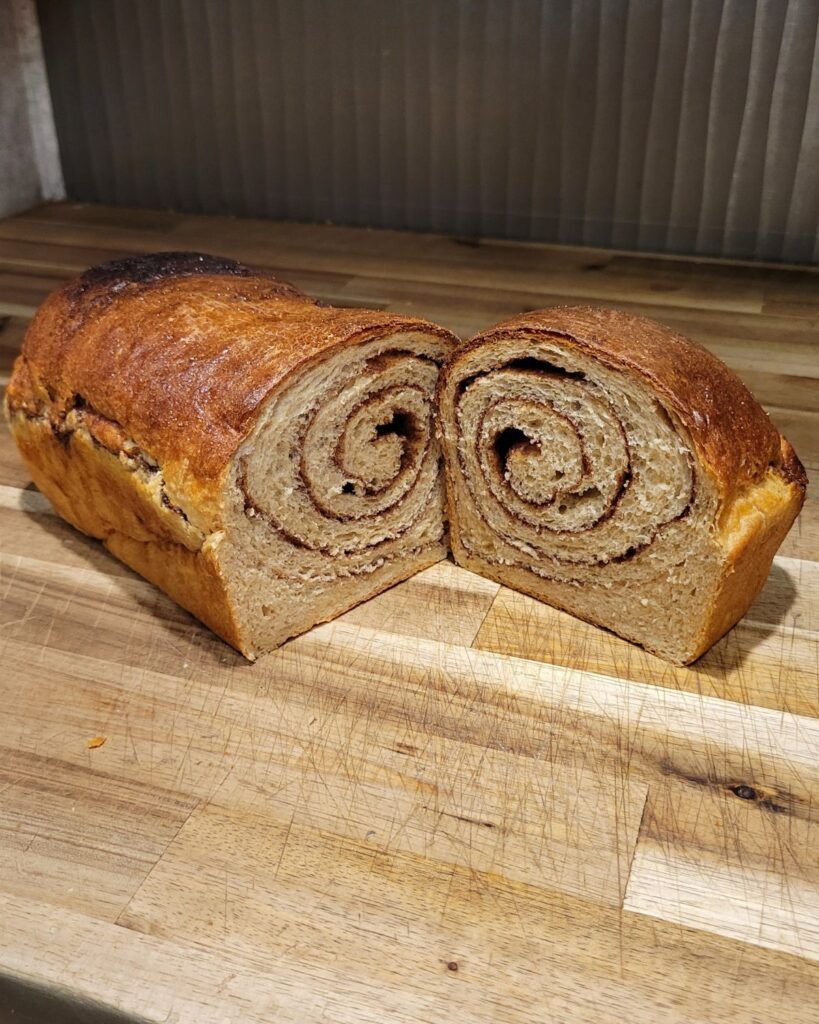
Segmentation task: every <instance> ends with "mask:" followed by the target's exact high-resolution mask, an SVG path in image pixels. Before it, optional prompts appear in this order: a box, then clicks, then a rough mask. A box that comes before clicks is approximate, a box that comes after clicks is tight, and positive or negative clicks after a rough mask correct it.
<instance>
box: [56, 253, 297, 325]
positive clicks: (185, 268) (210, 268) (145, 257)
mask: <svg viewBox="0 0 819 1024" xmlns="http://www.w3.org/2000/svg"><path fill="white" fill-rule="evenodd" d="M203 275H208V276H213V275H223V276H226V277H243V278H250V277H253V278H259V277H262V278H267V280H268V281H269V289H268V290H267V291H266V292H265V296H264V297H274V296H282V297H284V298H288V297H289V298H296V297H298V298H306V296H303V295H302V293H301V292H300V291H299V290H298V289H297V288H294V287H293V286H292V285H289V284H287V283H286V282H284V281H279V280H278V279H277V278H275V277H273V276H272V275H269V274H265V273H264V272H263V271H257V270H254V269H253V268H252V267H248V266H246V265H245V264H244V263H239V262H238V261H237V260H232V259H228V258H227V257H225V256H210V255H209V254H208V253H203V252H152V253H145V254H142V255H136V256H126V257H125V258H124V259H120V260H112V261H111V262H110V263H101V264H100V265H99V266H97V267H90V268H89V269H88V270H86V271H85V273H83V274H81V275H80V276H79V277H78V278H76V280H74V281H70V282H69V283H68V284H67V285H66V286H65V288H64V289H63V295H64V296H65V297H66V299H68V302H69V303H70V305H71V307H72V309H74V310H75V311H76V310H77V309H78V307H79V306H80V305H81V304H87V305H89V306H92V307H99V306H100V305H107V304H108V303H109V302H112V301H113V300H114V299H115V298H116V297H117V296H119V295H121V294H129V293H133V291H135V290H138V289H142V288H148V287H151V286H152V285H155V284H159V283H161V282H163V281H167V280H170V279H173V278H179V277H197V276H203Z"/></svg>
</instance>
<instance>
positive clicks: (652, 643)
mask: <svg viewBox="0 0 819 1024" xmlns="http://www.w3.org/2000/svg"><path fill="white" fill-rule="evenodd" d="M438 396H439V416H440V426H439V430H440V433H441V436H442V439H443V449H444V456H445V460H446V475H447V493H448V505H449V518H450V537H451V544H452V549H453V553H454V555H455V559H456V560H457V561H458V562H459V563H460V564H461V565H463V566H465V567H466V568H468V569H472V570H473V571H474V572H477V573H480V574H481V575H483V576H488V577H489V578H490V579H493V580H496V581H498V582H500V583H503V584H506V585H507V586H510V587H513V588H515V589H517V590H520V591H522V592H524V593H526V594H529V595H531V596H533V597H536V598H540V599H541V600H543V601H546V602H548V603H549V604H552V605H555V606H556V607H558V608H562V609H564V610H565V611H568V612H571V613H572V614H573V615H576V616H578V617H579V618H582V619H586V620H587V621H589V622H592V623H595V624H596V625H599V626H604V627H606V628H607V629H610V630H612V631H613V632H615V633H617V634H619V635H620V636H622V637H625V638H626V639H628V640H631V641H633V642H635V643H638V644H641V645H642V646H644V647H646V648H647V649H648V650H650V651H652V652H653V653H655V654H657V655H659V656H660V657H662V658H665V659H667V660H668V661H671V662H674V663H677V664H685V663H688V662H690V661H693V660H694V659H695V658H697V657H698V656H699V655H700V654H702V653H703V652H704V651H705V650H707V649H708V647H710V646H711V645H712V644H713V643H714V642H715V641H716V640H718V639H719V638H720V637H721V636H722V635H723V634H724V633H725V632H726V631H727V630H728V629H730V628H731V626H733V625H734V623H735V622H736V621H737V620H738V619H739V618H740V617H741V616H742V615H743V614H744V613H745V612H746V610H747V609H748V607H749V606H750V604H751V603H752V601H753V600H754V598H755V597H756V596H757V594H758V593H759V591H760V589H761V588H762V585H763V583H764V582H765V579H766V577H767V575H768V571H769V569H770V566H771V562H772V559H773V556H774V554H775V552H776V550H777V548H778V547H779V545H780V543H781V542H782V540H783V538H784V537H785V534H786V533H787V532H788V530H789V529H790V527H791V524H792V523H793V521H794V519H795V518H796V516H797V514H798V513H799V509H800V508H801V505H802V501H803V498H804V494H805V487H806V483H807V480H806V477H805V472H804V469H803V468H802V465H801V463H800V462H799V460H798V458H797V457H796V454H795V453H794V450H793V448H792V447H791V445H790V444H789V443H788V441H786V440H785V438H784V437H781V436H780V434H779V432H778V431H777V430H776V428H775V427H774V426H773V424H772V423H771V421H770V420H769V419H768V416H767V414H766V413H765V411H764V410H763V409H762V407H761V406H760V405H759V403H758V402H757V401H756V400H755V399H754V397H753V396H752V395H751V394H750V392H749V391H748V389H747V388H746V387H745V385H744V384H743V383H742V382H741V381H740V380H739V378H738V377H736V376H735V374H733V373H732V372H731V371H730V370H729V369H728V368H727V367H726V366H725V365H724V364H723V363H721V362H720V361H719V360H718V359H717V358H716V357H715V356H713V355H711V354H710V353H709V352H708V351H706V350H705V349H704V348H701V347H700V346H699V345H697V344H695V343H694V342H692V341H689V340H688V339H686V338H684V337H681V336H680V335H678V334H675V333H674V332H673V331H671V330H669V329H667V328H666V327H663V326H662V325H660V324H658V323H654V322H653V321H651V320H647V319H644V318H642V317H636V316H628V315H626V314H625V313H621V312H618V311H616V310H611V309H592V308H585V307H568V306H566V307H556V308H553V309H544V310H540V311H538V312H533V313H527V314H525V315H523V316H519V317H515V318H514V319H512V320H508V321H506V322H505V323H502V324H499V325H498V326H496V327H494V328H491V329H490V330H488V331H486V332H485V333H483V334H479V335H478V336H477V337H475V338H473V339H472V340H471V341H469V342H466V343H465V344H463V345H462V346H460V347H459V348H457V349H456V350H455V351H454V352H453V354H452V356H451V357H450V359H449V361H448V363H447V364H446V366H445V368H444V370H443V371H442V373H441V377H440V379H439V385H438Z"/></svg>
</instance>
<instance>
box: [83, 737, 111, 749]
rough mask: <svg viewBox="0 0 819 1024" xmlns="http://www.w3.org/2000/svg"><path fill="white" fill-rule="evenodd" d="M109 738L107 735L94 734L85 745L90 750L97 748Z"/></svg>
mask: <svg viewBox="0 0 819 1024" xmlns="http://www.w3.org/2000/svg"><path fill="white" fill-rule="evenodd" d="M107 739H108V737H107V736H92V737H91V739H90V740H86V741H85V745H86V747H88V749H89V750H96V749H97V747H101V746H102V745H103V743H105V741H106V740H107Z"/></svg>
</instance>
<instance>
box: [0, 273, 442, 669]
mask: <svg viewBox="0 0 819 1024" xmlns="http://www.w3.org/2000/svg"><path fill="white" fill-rule="evenodd" d="M454 340H455V339H454V337H453V336H452V335H451V334H450V333H449V332H447V331H445V330H444V329H443V328H440V327H437V326H435V325H433V324H428V323H425V322H423V321H421V320H415V319H411V318H408V317H400V316H394V315H392V314H390V313H384V312H378V311H372V310H361V309H337V308H331V307H327V306H322V305H320V304H317V303H316V302H314V301H313V300H312V299H310V298H308V297H307V296H305V295H303V294H301V293H300V292H299V291H297V290H296V289H295V288H292V287H290V286H289V285H286V284H283V283H282V282H280V281H278V280H276V279H275V278H274V277H271V276H270V275H268V274H264V273H256V272H254V271H252V270H250V269H249V268H248V267H245V266H243V265H241V264H238V263H235V262H234V261H232V260H225V259H219V258H215V257H211V256H206V255H202V254H197V253H157V254H153V255H147V256H140V257H134V258H130V259H125V260H121V261H117V262H114V263H110V264H107V265H105V266H101V267H97V268H94V269H92V270H90V271H88V272H86V273H85V274H83V275H82V276H81V277H80V278H78V279H76V280H74V281H72V282H70V283H69V284H68V285H66V286H65V287H64V288H63V289H62V290H60V291H58V292H56V293H55V294H53V295H51V296H50V297H49V298H48V299H47V300H46V302H45V303H44V305H43V306H42V308H41V309H40V310H39V311H38V313H37V315H36V317H35V318H34V320H33V322H32V324H31V327H30V329H29V331H28V333H27V335H26V338H25V341H24V345H23V351H22V354H21V355H20V357H19V358H18V360H17V363H16V365H15V368H14V372H13V375H12V378H11V381H10V384H9V388H8V393H7V403H6V405H7V414H8V417H9V420H10V423H11V427H12V430H13V433H14V436H15V438H16V440H17V444H18V446H19V448H20V451H21V452H22V455H23V458H24V459H25V461H26V463H27V465H28V467H29V469H30V471H31V474H32V477H33V479H34V482H35V483H36V484H37V486H38V487H39V488H40V490H41V491H42V492H43V493H44V494H45V495H46V496H47V497H48V498H49V499H50V501H51V502H52V503H53V505H54V507H55V508H56V510H57V511H58V512H59V513H60V515H61V516H63V517H64V518H65V519H67V520H68V521H69V522H70V523H72V524H73V525H74V526H76V527H78V528H79V529H80V530H82V531H83V532H85V533H87V534H90V535H91V536H92V537H97V538H99V539H100V540H101V541H102V542H103V543H104V544H105V546H106V547H107V548H108V549H109V550H110V551H111V552H113V554H115V555H116V556H118V557H119V558H120V559H122V561H124V562H126V563H127V564H128V565H129V566H131V567H132V568H133V569H135V570H136V571H137V572H139V573H141V574H142V575H143V576H145V577H146V578H147V579H149V580H151V581H152V582H154V583H155V584H157V585H158V586H160V587H161V588H162V589H163V590H165V591H166V592H167V593H168V594H170V595H171V597H173V598H174V599H175V600H176V601H178V602H179V604H181V605H183V606H184V607H185V608H187V609H188V610H190V611H191V612H193V613H194V614H195V615H196V616H198V617H199V618H200V619H201V620H202V621H203V622H205V623H206V624H207V625H208V626H210V627H211V629H213V630H214V631H215V632H216V633H218V634H219V635H220V636H221V637H223V638H224V639H225V640H227V641H228V642H229V643H230V644H232V645H233V646H235V647H236V648H238V649H239V650H240V651H241V652H242V653H244V654H245V655H246V656H247V657H248V658H251V659H252V658H254V657H256V656H257V655H258V654H259V653H261V652H263V651H267V650H271V649H272V648H275V647H276V646H278V645H279V644H281V643H282V642H283V641H285V640H286V639H288V638H289V637H292V636H294V635H296V634H298V633H301V632H303V631H304V630H306V629H309V628H310V627H311V626H312V625H314V624H315V623H317V622H323V621H326V620H328V619H331V618H333V617H334V616H336V615H338V614H340V613H341V612H343V611H345V610H346V609H348V608H351V607H352V606H353V605H355V604H357V603H359V602H360V601H363V600H365V599H367V598H369V597H372V596H373V595H375V594H377V593H379V592H380V591H382V590H384V589H385V588H386V587H389V586H391V585H392V584H394V583H396V582H398V581H399V580H402V579H405V578H406V577H408V576H410V575H412V574H413V573H415V572H416V571H418V570H419V569H422V568H424V567H425V566H428V565H431V564H432V563H433V562H436V561H438V560H439V559H440V558H442V557H443V556H444V555H445V554H446V551H447V547H446V535H445V523H444V516H443V482H442V479H441V473H440V453H439V446H438V442H437V440H436V438H435V434H434V429H433V424H434V416H433V398H434V390H435V384H436V381H437V378H438V371H439V367H440V364H441V363H442V361H443V359H444V357H445V356H446V355H447V354H448V352H449V351H450V349H451V347H452V344H453V342H454Z"/></svg>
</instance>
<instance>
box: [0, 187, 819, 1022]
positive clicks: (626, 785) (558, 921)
mask: <svg viewBox="0 0 819 1024" xmlns="http://www.w3.org/2000/svg"><path fill="white" fill-rule="evenodd" d="M155 249H175V250H181V249H196V250H205V251H211V252H216V253H219V254H223V255H227V256H232V257H237V258H239V259H241V260H245V261H248V262H250V263H253V264H257V265H261V266H263V267H266V268H269V269H271V270H273V271H274V272H275V273H277V274H279V275H280V276H281V277H283V278H285V279H287V280H289V281H292V282H293V283H294V284H296V285H297V286H299V287H300V288H302V289H304V290H306V291H308V292H310V293H311V294H313V295H315V296H317V297H319V298H321V299H324V300H326V301H329V302H332V303H337V304H343V305H347V306H357V305H364V306H375V307H378V308H385V309H390V310H395V311H397V312H401V313H411V314H417V315H420V316H424V317H428V318H430V319H433V320H436V321H439V322H440V323H442V324H444V325H445V326H447V327H449V328H452V329H453V330H455V331H456V332H458V333H459V334H461V335H464V336H465V335H469V334H471V333H473V332H475V331H476V330H478V329H480V328H483V327H485V326H488V325H489V324H491V323H493V322H494V321H497V320H499V319H501V318H502V317H506V316H510V315H512V314H515V313H518V312H521V311H522V310H527V309H533V308H537V307H540V306H546V305H551V304H554V303H556V302H582V303H593V304H604V305H615V306H619V307H621V308H623V309H626V310H629V311H632V312H636V313H642V314H646V315H648V316H652V317H656V318H657V319H659V320H662V321H663V322H664V323H666V324H669V325H670V326H671V327H673V328H676V329H678V330H680V331H682V332H684V333H686V334H688V335H690V336H692V337H693V338H695V339H697V340H698V341H701V342H702V343H703V344H705V345H706V346H708V347H709V348H710V349H712V350H713V351H714V352H715V353H716V354H717V355H718V356H720V357H721V358H722V359H724V360H725V361H726V362H727V363H728V364H729V365H730V366H732V367H733V368H734V369H735V370H736V371H737V372H738V373H739V374H740V375H741V376H742V377H743V378H744V379H745V380H746V381H747V383H748V384H749V385H750V386H751V388H752V389H753V390H754V392H755V393H756V394H757V396H758V397H759V398H760V400H761V401H762V402H763V403H764V404H765V405H766V407H767V408H768V410H769V411H770V413H771V415H772V417H773V419H774V421H775V422H776V424H777V426H778V427H779V428H780V429H781V430H782V431H783V433H785V434H786V435H787V436H788V437H789V438H790V440H791V441H792V442H793V443H794V445H795V447H796V449H797V451H798V452H799V454H800V456H801V457H802V460H803V461H804V462H805V464H806V467H807V469H808V474H809V476H813V477H817V475H819V383H817V377H819V350H818V346H817V341H818V340H819V278H818V277H817V276H816V275H815V274H814V273H813V272H811V271H809V270H806V269H800V268H788V267H772V266H766V265H739V264H730V265H729V264H725V263H717V262H708V261H702V260H701V261H691V260H684V259H677V258H659V257H653V256H637V255H633V254H624V253H618V252H603V251H593V250H588V249H578V248H563V247H549V246H542V245H529V244H514V243H507V242H497V241H486V240H483V239H471V238H470V239H452V238H442V237H438V236H432V235H418V234H399V233H392V232H383V231H382V232H376V231H367V230H359V229H348V228H339V227H332V226H306V225H294V224H277V223H268V222H261V221H240V220H232V219H226V218H214V217H210V218H209V217H200V216H182V215H176V214H169V213H160V212H156V213H155V212H145V211H134V210H124V209H114V208H106V207H94V206H76V205H70V204H58V205H50V206H45V207H42V208H39V209H37V210H34V211H32V212H30V213H28V214H25V215H23V216H19V217H15V218H13V219H10V220H6V221H4V222H2V223H0V317H1V318H2V320H1V321H0V325H1V326H2V330H0V350H1V354H2V364H0V373H2V374H3V382H4V383H5V381H6V380H7V378H8V373H9V370H10V367H11V363H12V360H13V357H14V354H15V353H16V351H17V349H18V348H19V345H20V341H21V339H22V336H23V333H24V331H25V328H26V324H27V322H28V320H29V319H30V318H31V316H32V315H33V313H34V311H35V309H36V307H37V305H38V304H39V303H40V302H41V300H42V299H43V298H45V296H46V295H47V294H48V293H49V292H50V291H51V290H52V289H54V288H56V287H57V286H58V285H60V284H61V282H63V281H64V280H66V279H67V278H68V277H70V276H72V275H74V274H76V273H78V272H79V271H81V270H82V269H84V268H85V267H87V266H89V265H90V264H94V263H98V262H100V261H103V260H108V259H112V258H115V257H119V256H122V255H124V254H126V253H134V252H148V251H151V250H155ZM0 522H2V533H1V536H2V540H1V542H0V566H1V567H2V580H0V582H1V583H2V588H1V589H2V595H3V596H2V611H1V612H0V623H1V624H2V625H1V628H0V659H2V660H1V662H0V664H1V666H2V673H1V675H0V1021H3V1022H6V1021H9V1020H11V1021H17V1020H26V1021H28V1020H29V1019H31V1020H34V1019H43V1020H47V1021H49V1022H52V1021H61V1020H63V1019H65V1020H71V1021H74V1020H89V1021H91V1020H95V1021H96V1020H100V1021H103V1020H104V1021H109V1020H113V1019H120V1018H119V1014H115V1013H114V1011H115V1010H116V1011H119V1012H120V1013H123V1014H127V1015H133V1016H135V1017H137V1018H138V1019H140V1020H147V1021H156V1022H159V1021H162V1022H179V1024H182V1022H185V1024H225V1022H237V1024H238V1022H249V1024H262V1022H265V1024H267V1022H294V1024H295V1022H298V1024H311V1022H320V1021H321V1022H359V1021H370V1022H379V1024H380V1022H396V1024H420V1022H444V1021H457V1022H460V1021H464V1022H466V1021H469V1022H473V1021H474V1022H478V1021H492V1022H497V1024H508V1022H516V1024H517V1022H520V1024H524V1022H525V1024H532V1022H544V1024H545V1022H550V1024H551V1022H563V1021H566V1022H579V1021H588V1022H622V1021H627V1022H629V1024H642V1022H645V1024H649V1022H651V1024H654V1022H657V1021H663V1022H672V1024H673V1022H683V1021H685V1022H691V1021H703V1022H708V1024H727V1022H737V1024H738V1022H751V1021H759V1022H760V1024H761V1022H764V1024H773V1022H782V1024H800V1022H817V1021H819V965H817V960H819V566H817V559H819V502H818V501H817V497H816V491H815V490H811V489H809V492H808V501H807V505H806V507H805V510H804V512H803V514H802V516H801V518H800V520H799V522H798V523H797V525H796V527H795V528H794V530H793V531H792V533H791V534H790V536H789V537H788V539H787V540H786V542H785V544H784V546H783V548H782V550H781V551H780V553H779V555H778V556H777V558H776V561H775V563H774V566H773V570H772V572H771V575H770V579H769V580H768V583H767V586H766V587H765V590H764V592H763V594H762V596H761V597H760V598H759V600H758V601H757V602H756V604H755V605H754V607H753V608H752V609H751V611H750V612H749V614H748V616H747V617H746V618H745V619H744V620H743V621H742V622H741V623H740V624H739V625H738V626H737V627H736V628H735V629H734V630H732V631H731V632H730V633H729V635H728V636H727V637H726V638H725V639H724V640H722V641H721V642H720V643H719V644H717V646H716V647H715V648H714V649H713V650H712V651H711V652H710V653H709V654H707V655H706V656H705V657H704V658H702V659H701V660H700V661H699V662H698V663H697V664H696V665H694V666H693V667H690V668H684V669H681V668H674V667H671V666H669V665H666V664H664V663H663V662H661V661H659V660H657V659H655V658H653V657H651V656H650V655H647V654H645V653H644V652H642V651H641V650H638V649H636V648H633V647H631V646H629V645H628V644H627V643H625V642H624V641H621V640H619V639H617V638H616V637H614V636H612V635H610V634H608V633H605V632H602V631H600V630H597V629H595V628H593V627H591V626H588V625H585V624H584V623H581V622H578V621H575V620H574V619H572V618H570V617H568V616H566V615H564V614H561V613H559V612H557V611H554V610H552V609H550V608H548V607H546V606H544V605H541V604H538V603H537V602H535V601H533V600H530V599H528V598H526V597H522V596H520V595H518V594H515V593H512V592H510V591H508V590H506V589H504V588H499V587H498V586H497V585H496V584H494V583H490V582H487V581H486V580H483V579H480V578H478V577H476V576H473V575H471V574H470V573H468V572H465V571H463V570H460V569H458V568H457V567H456V566H455V565H453V564H452V563H451V562H441V563H440V564H438V565H436V566H433V567H432V568H431V569H428V570H427V571H425V572H423V573H421V574H420V575H419V576H416V577H415V578H414V579H411V580H409V581H408V582H406V583H404V584H402V585H400V586H398V587H396V588H394V589H393V590H391V591H389V592H387V593H385V594H383V595H382V596H380V597H378V598H376V599H375V600H373V601H370V602H369V603H368V604H366V605H363V606H362V607H360V608H357V609H356V610H354V611H352V612H350V613H349V614H347V615H344V616H343V617H342V618H340V619H339V620H337V621H336V622H333V623H331V624H328V625H324V626H320V627H318V628H316V629H314V630H312V631H311V632H310V633H308V634H307V635H305V636H303V637H300V638H299V639H297V640H294V641H292V642H291V643H289V644H287V645H286V646H285V647H284V648H283V649H281V650H280V651H278V652H276V653H275V654H272V655H268V656H266V657H264V658H263V659H261V660H260V661H259V662H258V663H257V664H255V665H250V664H248V663H246V662H245V661H244V660H243V659H242V658H241V657H240V656H239V655H237V654H236V653H235V652H234V651H233V650H231V649H230V648H228V647H227V646H225V644H223V643H222V642H220V641H219V640H218V639H217V638H216V637H215V636H213V635H212V634H211V633H209V632H208V631H207V630H206V629H205V628H204V627H203V626H201V625H200V624H199V623H198V622H196V621H194V620H193V619H192V618H191V617H190V616H189V615H187V614H186V613H185V612H183V611H181V610H180V609H179V608H177V607H176V606H175V605H174V604H173V603H172V602H171V601H170V600H169V599H168V598H166V597H165V596H164V595H163V594H161V593H159V592H158V591H157V590H155V589H154V588H153V587H151V586H150V585H149V584H147V583H146V582H144V581H143V580H141V579H140V578H138V577H137V576H135V575H134V574H133V573H132V572H130V571H129V570H128V569H126V568H125V567H124V566H122V565H120V564H119V563H118V562H116V561H115V560H114V559H113V558H112V557H110V556H109V555H108V554H107V553H106V552H105V551H104V550H103V549H102V548H101V547H100V546H99V545H98V544H97V543H95V542H93V541H91V540H88V539H86V538H84V537H82V536H81V535H80V534H78V533H77V532H75V531H74V530H72V529H71V528H69V527H68V526H66V525H65V524H63V523H62V522H61V521H60V520H59V519H58V518H57V517H56V516H55V515H54V514H53V513H52V511H51V509H50V506H49V505H48V503H47V502H46V501H45V500H44V499H43V498H42V497H41V495H40V494H39V493H38V492H37V491H36V489H35V488H34V486H33V485H32V484H31V483H30V480H29V477H28V475H27V473H26V471H25V469H24V468H23V466H22V464H21V462H20V461H19V459H18V457H17V454H16V451H15V449H14V447H13V445H12V443H11V441H10V438H9V435H8V431H7V429H6V428H5V426H4V427H3V434H2V449H0ZM38 1007H40V1010H42V1008H43V1007H47V1010H46V1011H42V1012H40V1010H38V1009H37V1008H38ZM38 1013H39V1017H38ZM14 1014H16V1015H14ZM72 1014H73V1016H72Z"/></svg>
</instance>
